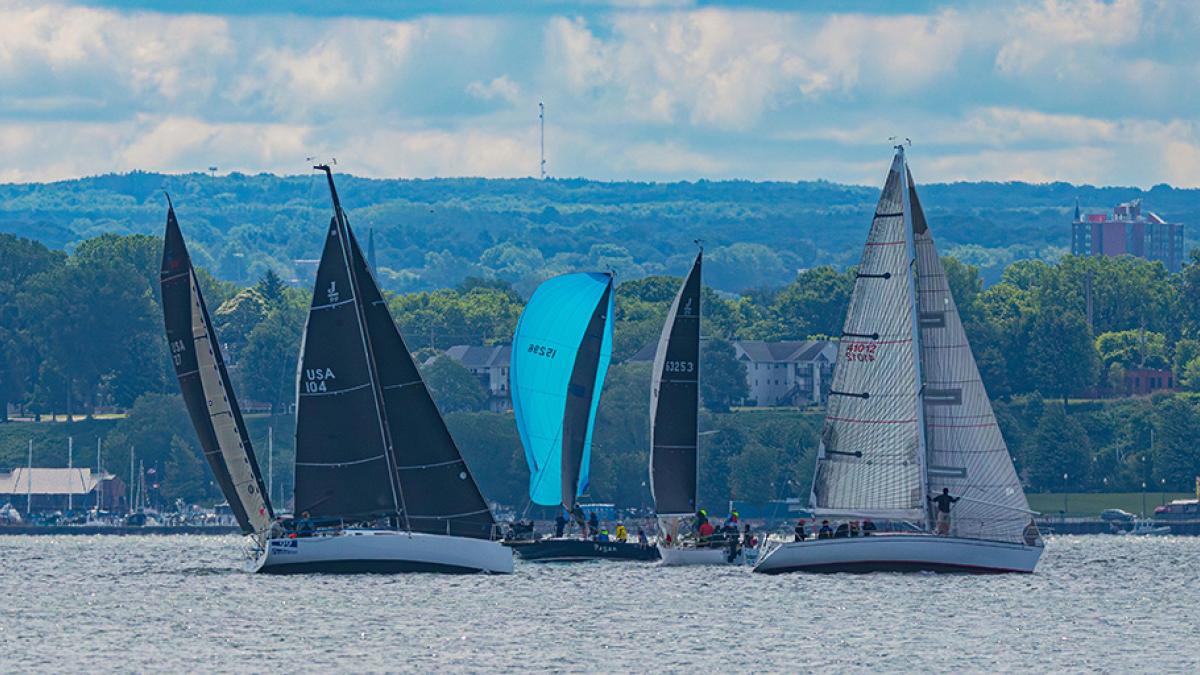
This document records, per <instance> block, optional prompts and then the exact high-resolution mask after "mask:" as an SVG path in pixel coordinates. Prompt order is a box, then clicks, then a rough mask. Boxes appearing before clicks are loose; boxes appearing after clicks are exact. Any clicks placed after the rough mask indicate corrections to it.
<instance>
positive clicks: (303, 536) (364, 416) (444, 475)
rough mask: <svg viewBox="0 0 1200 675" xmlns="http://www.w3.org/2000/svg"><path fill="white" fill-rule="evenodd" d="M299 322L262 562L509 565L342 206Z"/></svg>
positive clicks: (452, 567) (285, 568) (397, 567)
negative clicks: (291, 499) (292, 461)
mask: <svg viewBox="0 0 1200 675" xmlns="http://www.w3.org/2000/svg"><path fill="white" fill-rule="evenodd" d="M314 168H315V169H317V170H319V171H323V172H324V173H325V176H326V179H327V180H328V183H329V192H330V198H331V199H332V202H333V212H334V213H333V217H332V218H331V219H330V221H329V229H328V231H327V234H326V237H325V247H324V251H323V252H322V254H321V262H320V264H319V265H318V267H317V279H316V286H315V288H314V292H313V300H312V306H311V307H310V309H309V314H308V321H307V324H306V325H305V328H304V342H303V344H302V347H301V356H300V365H299V372H298V377H297V393H296V467H295V471H296V482H295V485H296V487H295V512H296V514H298V515H299V517H300V519H299V520H298V521H297V523H298V525H297V527H296V528H295V531H293V532H290V533H286V534H284V536H280V537H276V538H272V539H271V540H270V542H269V546H267V547H266V550H265V552H264V553H263V555H262V556H260V557H259V559H258V561H257V569H258V571H261V572H267V573H283V574H286V573H296V572H421V571H426V572H492V573H510V572H512V554H511V552H510V551H509V550H508V549H507V548H505V547H504V546H502V545H501V544H499V543H498V542H496V541H494V540H493V532H494V530H495V527H494V526H495V520H494V519H493V517H492V513H491V509H490V508H488V505H487V502H486V501H485V500H484V498H483V495H482V494H481V493H480V491H479V487H478V485H477V484H476V483H475V479H474V477H473V476H472V475H471V472H470V470H469V468H468V467H467V465H466V462H465V461H464V460H463V458H462V455H461V454H460V453H459V451H458V448H457V446H456V445H455V444H454V440H453V439H452V438H451V437H450V433H449V431H448V430H447V429H446V425H445V422H444V421H443V420H442V417H441V414H440V413H439V412H438V410H437V406H436V405H435V404H434V402H433V399H432V398H431V397H430V395H429V391H428V389H427V388H426V387H425V383H424V382H423V381H422V379H421V375H420V373H419V372H418V371H417V367H416V364H415V363H414V362H413V360H412V357H411V355H410V354H409V352H408V348H407V347H406V346H405V344H404V339H403V338H402V337H401V335H400V332H399V330H398V329H397V328H396V324H395V322H394V321H393V320H392V316H391V313H390V312H389V311H388V309H387V304H386V302H385V301H384V299H383V294H382V292H381V291H380V290H379V285H378V283H377V282H376V280H375V277H374V274H373V272H372V271H371V269H370V267H369V266H368V264H367V260H366V258H365V257H364V256H363V252H362V249H361V247H360V246H359V245H358V242H357V240H356V239H355V237H354V233H353V231H352V230H351V229H350V224H349V222H348V220H347V218H346V213H345V211H343V210H342V206H341V202H340V200H339V199H338V194H337V187H336V186H335V185H334V181H333V172H332V170H331V169H330V167H328V166H325V165H321V166H317V167H314Z"/></svg>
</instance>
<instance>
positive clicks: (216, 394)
mask: <svg viewBox="0 0 1200 675" xmlns="http://www.w3.org/2000/svg"><path fill="white" fill-rule="evenodd" d="M159 286H160V289H161V293H162V309H163V323H164V324H165V326H166V332H167V342H168V347H169V349H170V352H171V363H172V365H173V366H174V367H175V376H176V378H178V380H179V389H180V391H181V392H182V394H183V402H184V404H185V405H186V406H187V410H188V416H189V417H191V420H192V426H193V427H195V429H196V436H197V437H198V438H199V439H200V447H201V449H202V450H203V452H204V458H205V459H206V460H208V465H209V467H210V468H211V469H212V472H213V477H214V478H216V482H217V486H218V487H219V488H220V489H221V493H222V494H224V495H225V498H226V499H227V500H228V501H229V507H230V509H231V510H232V511H233V516H234V518H235V519H236V520H237V523H238V526H239V527H240V528H241V530H242V532H243V533H244V534H246V535H248V536H250V537H251V538H252V539H253V541H254V543H255V547H256V548H257V549H258V550H262V549H263V548H264V547H265V546H266V541H267V538H268V533H269V531H270V529H271V526H272V524H273V523H274V521H275V514H274V512H273V511H272V510H271V502H270V499H269V498H268V495H267V492H266V489H265V487H264V486H263V480H262V474H261V473H260V472H259V470H258V462H257V461H256V460H255V458H254V449H253V448H252V447H251V445H250V437H249V435H247V433H246V423H245V421H244V420H243V419H242V411H241V409H240V408H239V407H238V403H237V398H236V397H235V396H234V395H233V387H232V385H231V384H230V382H229V371H228V369H227V368H226V367H225V359H224V357H223V356H222V354H221V345H220V341H219V340H218V339H217V337H216V333H214V332H213V327H212V320H211V319H210V318H209V314H208V305H206V304H205V302H204V295H203V294H202V293H201V292H200V284H199V283H198V282H197V280H196V270H195V268H194V267H193V266H192V259H191V256H190V255H188V250H187V246H186V244H184V241H183V234H182V233H181V232H180V230H179V221H178V220H177V219H176V218H175V206H174V204H172V203H171V200H170V197H169V196H168V197H167V229H166V234H165V236H164V237H163V256H162V268H161V270H160V272H159ZM97 447H98V446H97ZM97 452H99V450H97ZM131 457H132V455H131ZM130 469H131V470H132V466H130Z"/></svg>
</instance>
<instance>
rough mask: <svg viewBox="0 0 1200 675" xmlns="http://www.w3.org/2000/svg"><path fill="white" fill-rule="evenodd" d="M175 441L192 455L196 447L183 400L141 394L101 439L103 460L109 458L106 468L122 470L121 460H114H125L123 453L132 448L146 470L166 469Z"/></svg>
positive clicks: (159, 395)
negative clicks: (188, 449)
mask: <svg viewBox="0 0 1200 675" xmlns="http://www.w3.org/2000/svg"><path fill="white" fill-rule="evenodd" d="M176 438H178V439H180V440H181V441H183V442H184V443H185V444H187V445H188V446H189V447H191V448H193V449H192V452H193V453H195V452H196V450H195V448H198V447H199V445H200V443H199V441H198V440H197V439H196V432H195V428H194V427H193V426H192V421H191V418H190V417H189V416H188V413H187V409H186V408H185V407H184V405H183V399H182V398H181V397H180V396H178V395H175V394H170V395H168V394H143V395H142V396H140V397H138V399H137V401H135V402H134V403H133V407H132V408H130V410H129V414H128V415H127V416H126V417H125V418H124V419H122V420H121V421H120V422H118V423H117V425H116V427H115V428H113V430H112V431H110V432H109V433H108V434H107V435H106V436H105V439H104V447H105V448H106V450H105V456H108V457H112V458H113V461H112V463H111V464H110V466H111V465H112V464H115V465H116V466H122V463H121V462H122V460H119V459H117V458H118V457H125V456H127V455H126V454H125V453H128V452H129V450H130V448H131V447H132V448H133V451H134V453H135V455H136V457H137V458H138V459H139V460H142V461H144V462H145V463H146V466H147V467H151V466H155V465H158V466H166V465H167V464H168V463H169V461H170V459H171V456H172V450H171V448H172V443H173V441H174V439H176ZM117 473H118V474H120V473H121V472H120V470H118V471H117Z"/></svg>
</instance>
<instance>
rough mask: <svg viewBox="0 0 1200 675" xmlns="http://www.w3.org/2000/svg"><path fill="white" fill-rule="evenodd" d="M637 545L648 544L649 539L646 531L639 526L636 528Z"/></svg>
mask: <svg viewBox="0 0 1200 675" xmlns="http://www.w3.org/2000/svg"><path fill="white" fill-rule="evenodd" d="M668 536H670V535H668ZM638 545H639V546H649V545H650V540H649V539H648V538H647V537H646V531H645V530H643V529H642V528H640V527H639V528H638Z"/></svg>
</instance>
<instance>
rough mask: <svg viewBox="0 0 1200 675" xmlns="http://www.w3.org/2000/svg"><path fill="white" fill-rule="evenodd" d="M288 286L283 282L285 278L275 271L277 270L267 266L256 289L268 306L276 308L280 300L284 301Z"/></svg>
mask: <svg viewBox="0 0 1200 675" xmlns="http://www.w3.org/2000/svg"><path fill="white" fill-rule="evenodd" d="M286 289H287V286H286V285H285V284H284V283H283V279H280V278H279V275H278V274H276V273H275V270H273V269H270V268H267V271H266V272H264V273H263V275H262V276H261V277H259V279H258V283H257V284H255V286H254V290H256V291H258V294H259V296H260V297H261V298H262V299H263V301H264V302H265V303H266V306H267V307H268V308H274V307H275V306H276V305H278V304H279V303H280V302H283V299H284V291H285V290H286Z"/></svg>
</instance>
